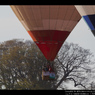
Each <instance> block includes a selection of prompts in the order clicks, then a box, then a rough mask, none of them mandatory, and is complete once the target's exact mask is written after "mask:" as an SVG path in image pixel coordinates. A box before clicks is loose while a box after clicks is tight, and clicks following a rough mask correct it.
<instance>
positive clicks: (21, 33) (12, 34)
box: [0, 5, 95, 55]
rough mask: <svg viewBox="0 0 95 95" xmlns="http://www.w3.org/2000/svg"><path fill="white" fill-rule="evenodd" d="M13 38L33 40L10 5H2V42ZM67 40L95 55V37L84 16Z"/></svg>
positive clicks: (0, 20) (0, 25)
mask: <svg viewBox="0 0 95 95" xmlns="http://www.w3.org/2000/svg"><path fill="white" fill-rule="evenodd" d="M11 39H24V40H26V39H28V40H32V39H31V37H30V36H29V34H28V33H27V31H26V30H25V28H24V27H23V26H22V24H21V23H20V21H19V20H18V19H17V17H16V16H15V14H14V13H13V11H12V9H11V8H10V6H8V5H0V42H4V41H7V40H11ZM66 41H67V42H73V43H75V44H79V46H81V47H83V48H85V49H90V50H91V52H92V53H94V55H95V45H94V43H95V37H94V36H93V34H92V33H91V31H90V29H89V27H88V26H87V24H86V23H85V21H84V20H83V18H82V19H81V20H80V21H79V23H78V24H77V25H76V27H75V28H74V29H73V31H72V32H71V34H70V35H69V36H68V38H67V39H66Z"/></svg>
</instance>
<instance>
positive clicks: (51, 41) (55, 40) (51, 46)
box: [28, 30, 70, 61]
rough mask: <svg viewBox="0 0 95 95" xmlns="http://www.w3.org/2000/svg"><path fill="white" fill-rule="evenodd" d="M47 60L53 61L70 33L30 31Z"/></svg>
mask: <svg viewBox="0 0 95 95" xmlns="http://www.w3.org/2000/svg"><path fill="white" fill-rule="evenodd" d="M28 33H29V35H30V36H31V37H32V39H33V40H34V42H35V43H36V45H37V46H38V47H39V49H40V50H41V52H42V53H43V55H44V56H45V57H46V59H47V60H50V61H53V60H54V59H55V57H56V55H57V53H58V51H59V49H60V48H61V46H62V44H63V42H64V41H65V39H66V38H67V37H68V35H69V34H70V32H68V31H57V30H38V31H37V30H36V31H28Z"/></svg>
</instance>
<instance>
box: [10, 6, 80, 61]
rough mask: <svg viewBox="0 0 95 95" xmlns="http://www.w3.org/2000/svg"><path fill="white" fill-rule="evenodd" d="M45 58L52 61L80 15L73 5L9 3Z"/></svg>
mask: <svg viewBox="0 0 95 95" xmlns="http://www.w3.org/2000/svg"><path fill="white" fill-rule="evenodd" d="M10 7H11V9H12V10H13V12H14V13H15V15H16V16H17V18H18V19H19V21H20V22H21V23H22V25H23V26H24V27H25V29H26V31H27V32H28V33H29V35H30V36H31V38H32V39H33V41H34V42H35V43H36V45H37V46H38V47H39V49H40V50H41V51H42V53H43V55H44V56H45V57H46V59H47V60H49V61H53V60H54V59H55V57H56V55H57V53H58V51H59V49H60V48H61V46H62V44H63V43H64V41H65V40H66V38H67V37H68V36H69V34H70V33H71V31H72V30H73V28H74V27H75V26H76V24H77V23H78V22H79V20H80V18H81V16H80V14H79V13H78V11H77V10H76V8H75V6H74V5H11V6H10Z"/></svg>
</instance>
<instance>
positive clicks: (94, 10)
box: [75, 5, 95, 36]
mask: <svg viewBox="0 0 95 95" xmlns="http://www.w3.org/2000/svg"><path fill="white" fill-rule="evenodd" d="M75 7H76V9H77V10H78V12H79V13H80V15H81V16H82V17H83V19H84V20H85V22H86V23H87V25H88V26H89V28H90V29H91V31H92V33H93V35H94V36H95V5H76V6H75Z"/></svg>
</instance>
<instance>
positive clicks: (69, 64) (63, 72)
mask: <svg viewBox="0 0 95 95" xmlns="http://www.w3.org/2000/svg"><path fill="white" fill-rule="evenodd" d="M92 57H93V55H92V53H91V52H90V50H87V49H83V48H81V47H79V46H78V45H77V44H72V43H71V44H69V43H67V42H66V43H64V45H63V47H62V48H61V50H60V52H59V54H58V57H57V58H56V60H55V64H56V65H55V67H56V69H57V75H58V82H57V84H56V86H55V88H58V87H59V86H60V85H61V84H62V82H63V81H66V80H70V81H73V82H74V86H75V87H76V86H79V85H80V86H82V87H83V88H85V89H86V85H85V82H86V81H87V77H88V76H87V75H86V73H87V72H90V71H91V68H90V67H89V65H90V64H93V62H92Z"/></svg>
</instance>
